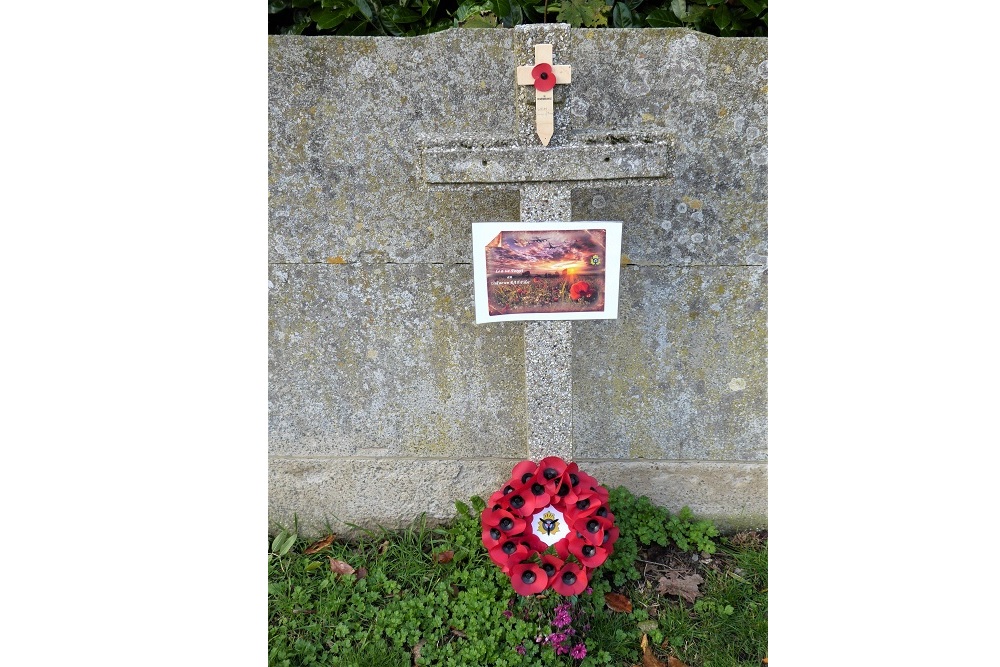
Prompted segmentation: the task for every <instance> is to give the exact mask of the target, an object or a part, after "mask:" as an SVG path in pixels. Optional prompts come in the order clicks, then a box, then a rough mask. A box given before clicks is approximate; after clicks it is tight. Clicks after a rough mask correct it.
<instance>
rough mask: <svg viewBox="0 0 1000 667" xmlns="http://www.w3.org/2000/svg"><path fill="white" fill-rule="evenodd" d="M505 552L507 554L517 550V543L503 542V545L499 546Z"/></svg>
mask: <svg viewBox="0 0 1000 667" xmlns="http://www.w3.org/2000/svg"><path fill="white" fill-rule="evenodd" d="M500 548H501V549H502V550H503V552H504V553H505V554H507V555H508V556H509V555H511V554H512V553H514V552H515V551H517V545H516V544H514V543H513V542H504V543H503V546H502V547H500Z"/></svg>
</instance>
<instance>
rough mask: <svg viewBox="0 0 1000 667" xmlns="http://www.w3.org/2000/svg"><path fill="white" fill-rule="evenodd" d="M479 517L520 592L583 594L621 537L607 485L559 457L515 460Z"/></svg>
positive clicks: (496, 558) (486, 542)
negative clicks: (609, 506)
mask: <svg viewBox="0 0 1000 667" xmlns="http://www.w3.org/2000/svg"><path fill="white" fill-rule="evenodd" d="M481 521H482V530H483V532H482V535H483V546H485V547H486V550H487V551H488V552H489V554H490V559H491V560H492V561H493V562H494V563H496V564H497V565H498V566H499V567H500V569H501V570H503V572H504V574H506V575H507V576H509V577H510V582H511V585H512V586H513V587H514V590H515V591H516V592H517V593H518V594H519V595H534V594H536V593H540V592H542V591H543V590H545V589H547V588H551V589H552V590H554V591H555V592H556V593H558V594H560V595H566V596H569V595H579V594H580V593H582V592H583V591H584V590H585V589H586V588H587V585H588V583H589V582H590V575H591V573H592V572H593V571H594V570H595V569H596V568H598V567H600V565H601V564H602V563H604V561H606V560H607V559H608V556H610V555H611V554H612V553H614V544H615V542H616V541H617V540H618V528H617V527H616V526H615V516H614V514H612V513H611V511H610V510H609V509H608V490H607V489H606V488H604V487H603V486H601V485H600V484H599V483H598V482H597V480H596V479H594V478H593V477H591V476H590V475H588V474H587V473H585V472H583V471H581V470H580V469H579V467H578V466H577V465H576V463H566V462H565V461H563V460H562V459H561V458H559V457H558V456H549V457H546V458H544V459H542V460H541V461H540V462H538V463H535V462H534V461H521V462H520V463H518V464H517V465H516V466H514V470H513V472H512V473H511V477H510V479H509V480H507V483H506V484H504V485H503V487H501V488H500V490H499V491H497V492H495V493H494V494H493V495H491V496H490V499H489V501H488V502H487V504H486V507H485V508H484V509H483V512H482V514H481ZM553 551H554V552H555V553H553Z"/></svg>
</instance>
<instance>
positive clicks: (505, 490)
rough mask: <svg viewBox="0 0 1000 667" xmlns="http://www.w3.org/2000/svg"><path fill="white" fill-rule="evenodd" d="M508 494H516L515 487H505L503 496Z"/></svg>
mask: <svg viewBox="0 0 1000 667" xmlns="http://www.w3.org/2000/svg"><path fill="white" fill-rule="evenodd" d="M508 493H514V487H513V486H505V487H503V494H504V495H505V496H506V495H507V494H508Z"/></svg>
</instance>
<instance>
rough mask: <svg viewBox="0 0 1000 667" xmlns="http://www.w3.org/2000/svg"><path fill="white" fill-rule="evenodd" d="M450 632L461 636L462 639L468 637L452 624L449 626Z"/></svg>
mask: <svg viewBox="0 0 1000 667" xmlns="http://www.w3.org/2000/svg"><path fill="white" fill-rule="evenodd" d="M451 634H453V635H455V636H456V637H461V638H462V639H468V638H469V635H467V634H465V633H464V632H462V631H461V630H459V629H458V628H456V627H455V626H454V625H453V626H451Z"/></svg>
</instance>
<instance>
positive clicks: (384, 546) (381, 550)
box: [378, 540, 389, 554]
mask: <svg viewBox="0 0 1000 667" xmlns="http://www.w3.org/2000/svg"><path fill="white" fill-rule="evenodd" d="M388 548H389V540H386V541H385V542H383V543H382V546H380V547H379V548H378V552H379V553H380V554H384V553H385V550H386V549H388Z"/></svg>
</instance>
